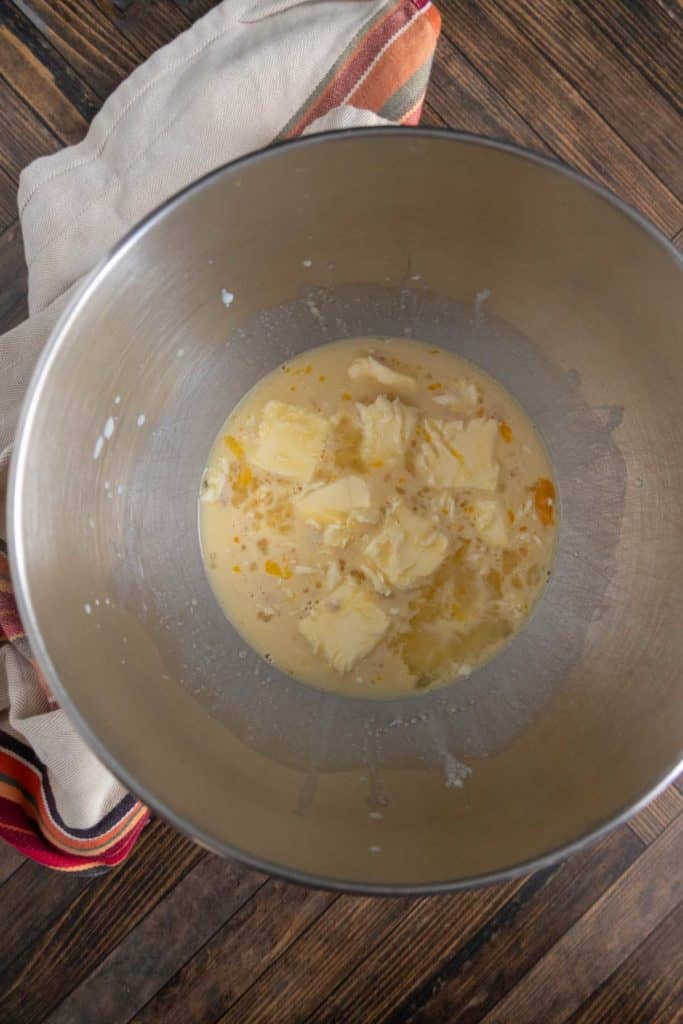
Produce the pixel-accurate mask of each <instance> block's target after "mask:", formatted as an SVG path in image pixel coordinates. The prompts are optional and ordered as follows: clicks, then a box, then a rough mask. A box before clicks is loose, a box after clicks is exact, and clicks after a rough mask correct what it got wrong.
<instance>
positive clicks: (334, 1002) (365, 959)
mask: <svg viewBox="0 0 683 1024" xmlns="http://www.w3.org/2000/svg"><path fill="white" fill-rule="evenodd" d="M522 884H523V883H522V881H521V880H516V881H513V882H508V883H507V884H506V885H502V886H496V887H492V888H490V889H484V890H480V891H472V892H467V893H457V894H454V895H450V896H442V897H438V898H426V899H419V900H410V899H403V900H387V901H378V900H373V899H360V898H354V897H350V896H345V897H340V899H339V900H338V901H337V902H336V903H335V905H334V906H333V907H332V908H330V910H329V911H328V912H327V913H326V914H325V915H324V917H323V918H322V919H321V920H320V921H318V922H316V927H315V928H311V929H310V931H309V932H308V934H307V935H306V936H305V937H304V939H303V940H302V941H301V943H299V944H297V946H296V947H295V948H294V949H293V950H291V951H290V953H289V955H288V956H286V957H283V958H282V959H281V961H280V962H279V963H278V964H276V965H275V967H274V968H273V970H272V971H271V972H270V973H269V975H268V976H266V977H265V978H264V979H262V982H261V983H260V984H258V985H255V986H254V987H253V988H252V989H251V990H250V991H249V992H248V993H247V994H246V996H245V997H244V998H243V999H242V1000H241V1001H240V1002H239V1003H238V1004H237V1005H236V1006H235V1007H233V1008H232V1009H230V1010H229V1011H228V1012H227V1013H226V1014H225V1015H224V1016H223V1017H222V1018H221V1022H220V1024H228V1022H229V1024H237V1022H240V1024H246V1022H248V1021H249V1022H256V1021H262V1020H267V1019H269V1018H272V1017H273V1015H274V1014H275V1012H276V1008H277V1011H278V1012H279V1013H280V1014H284V1016H283V1017H282V1024H295V1022H296V1021H300V1020H304V1019H305V1020H306V1021H307V1022H310V1024H313V1022H316V1021H325V1022H326V1024H332V1022H341V1021H343V1022H344V1024H355V1022H359V1021H362V1022H364V1024H365V1022H367V1024H370V1022H371V1021H374V1020H376V1019H379V1015H380V1013H381V1009H382V1007H384V1008H386V1006H387V1004H390V1003H391V1001H392V1000H393V998H395V996H394V993H395V986H396V985H397V984H400V985H401V986H405V987H407V986H408V985H409V984H410V983H411V982H414V979H415V978H416V977H417V978H419V977H420V975H421V974H422V973H423V972H425V971H430V970H433V968H434V967H435V965H437V964H438V963H439V961H440V960H441V959H443V958H444V957H446V956H448V951H449V950H450V949H452V948H453V946H454V945H455V944H457V943H458V942H459V941H461V939H462V938H464V937H466V936H467V935H468V934H470V933H471V932H472V931H474V930H476V929H477V927H478V926H479V924H480V923H481V922H482V921H483V920H485V919H486V917H487V916H488V915H489V914H490V913H495V911H496V910H497V909H498V907H500V906H501V905H502V904H503V903H504V902H505V901H506V900H507V899H509V898H510V896H511V895H512V894H513V893H514V892H515V891H516V890H517V889H518V888H519V887H520V886H521V885H522ZM300 981H302V982H303V984H299V982H300ZM341 982H343V985H341V986H340V983H341ZM325 997H327V998H325Z"/></svg>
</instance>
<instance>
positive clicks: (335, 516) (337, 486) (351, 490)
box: [295, 476, 370, 526]
mask: <svg viewBox="0 0 683 1024" xmlns="http://www.w3.org/2000/svg"><path fill="white" fill-rule="evenodd" d="M295 508H296V510H297V512H299V513H301V515H302V516H303V517H304V518H305V519H306V520H312V521H313V522H314V523H316V524H318V525H319V526H326V525H327V524H328V523H335V522H340V521H344V520H346V519H347V518H348V516H349V514H350V513H351V512H353V511H354V509H363V508H370V488H369V487H368V485H367V484H366V482H365V480H363V478H362V477H360V476H345V477H341V478H340V479H339V480H334V481H333V482H332V483H331V484H325V485H324V486H323V487H317V488H316V489H315V490H313V491H309V492H308V494H305V495H304V496H303V497H302V498H299V500H298V501H297V502H296V503H295Z"/></svg>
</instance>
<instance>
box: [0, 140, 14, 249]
mask: <svg viewBox="0 0 683 1024" xmlns="http://www.w3.org/2000/svg"><path fill="white" fill-rule="evenodd" d="M16 191H17V186H16V182H15V181H14V180H13V179H12V178H11V177H10V175H9V174H8V173H7V171H6V170H5V168H4V167H3V165H2V157H0V232H2V231H5V230H6V229H7V228H8V227H10V226H11V225H12V224H13V223H14V221H15V220H16V219H17V196H16Z"/></svg>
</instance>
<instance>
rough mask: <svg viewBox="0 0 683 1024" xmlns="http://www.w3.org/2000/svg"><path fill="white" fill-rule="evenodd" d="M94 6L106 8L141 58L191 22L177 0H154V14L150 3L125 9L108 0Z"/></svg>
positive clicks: (99, 8) (135, 4) (177, 33)
mask: <svg viewBox="0 0 683 1024" xmlns="http://www.w3.org/2000/svg"><path fill="white" fill-rule="evenodd" d="M81 2H82V0H81ZM93 7H97V8H98V10H104V12H105V13H106V16H107V17H108V18H109V19H110V20H111V21H112V22H113V24H114V26H115V27H116V28H117V29H118V30H119V31H120V33H121V35H122V36H123V37H124V38H125V39H127V40H128V42H129V43H130V45H131V46H132V47H133V48H134V50H135V52H136V53H137V54H138V55H139V56H140V58H145V57H147V56H148V55H149V54H150V53H153V52H154V50H157V49H158V48H159V47H160V46H164V45H165V44H166V43H170V41H171V40H172V39H175V37H176V36H178V35H180V33H181V32H184V31H185V29H186V28H188V26H189V25H190V23H191V19H189V18H187V17H186V15H185V14H184V13H183V12H182V11H181V10H180V8H179V7H178V6H177V4H175V3H174V0H153V7H154V11H153V17H150V12H149V10H147V5H146V4H141V3H132V4H128V5H126V7H125V8H124V9H123V10H122V9H120V8H119V9H117V8H116V7H115V6H114V5H113V4H112V3H110V2H107V0H105V2H104V3H102V4H101V5H98V4H93Z"/></svg>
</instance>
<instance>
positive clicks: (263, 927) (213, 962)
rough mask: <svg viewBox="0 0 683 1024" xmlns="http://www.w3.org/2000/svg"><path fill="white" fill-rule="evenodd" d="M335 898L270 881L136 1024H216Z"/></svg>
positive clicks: (139, 1016) (201, 951) (156, 999)
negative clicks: (226, 1009)
mask: <svg viewBox="0 0 683 1024" xmlns="http://www.w3.org/2000/svg"><path fill="white" fill-rule="evenodd" d="M334 899H335V897H334V896H332V895H331V894H330V893H324V892H316V891H315V890H312V889H304V888H301V887H299V886H294V885H289V884H288V883H287V882H280V881H275V880H271V881H269V882H268V883H267V884H266V885H264V886H263V888H261V889H259V890H258V892H257V893H255V895H254V896H253V897H252V898H251V899H250V900H249V902H248V903H247V904H246V905H245V906H244V907H243V908H242V909H241V910H240V911H239V912H238V913H237V914H235V915H234V916H233V917H232V918H230V920H229V921H228V922H227V923H226V924H225V925H224V926H223V927H222V928H221V929H220V930H219V931H218V932H217V933H216V935H215V936H214V937H213V938H212V939H211V940H210V942H208V943H207V944H206V945H205V946H203V947H202V949H201V950H200V951H199V952H198V953H197V954H196V955H195V956H194V957H193V958H192V960H190V961H189V963H187V964H185V966H184V967H183V968H182V969H181V970H180V971H178V973H177V974H176V975H175V977H174V978H173V980H172V981H171V982H169V983H168V984H167V985H166V986H164V988H163V989H162V990H161V992H160V993H159V995H158V996H156V997H155V998H154V999H153V1000H152V1001H151V1002H150V1003H148V1004H147V1006H146V1007H145V1008H144V1009H143V1010H142V1012H141V1013H139V1014H137V1015H136V1016H135V1017H134V1018H133V1019H134V1021H135V1024H187V1022H188V1021H202V1022H203V1021H206V1022H207V1024H208V1022H213V1021H216V1020H217V1019H218V1017H219V1016H220V1015H221V1013H222V1012H223V1011H224V1010H225V1008H226V1007H227V1006H230V1005H231V1004H232V1003H233V1002H235V1000H237V999H238V998H239V997H240V996H241V995H242V993H243V992H245V991H246V990H247V989H248V988H249V987H250V985H252V984H253V983H254V982H255V981H256V979H257V978H259V977H260V976H261V975H262V974H263V973H264V972H265V971H266V970H268V968H269V967H270V965H271V964H273V963H275V961H277V959H278V957H279V956H280V955H281V954H282V953H283V952H284V950H285V949H287V947H288V946H289V945H291V944H292V943H293V942H294V941H295V940H296V939H297V938H298V937H299V936H300V935H301V934H303V933H304V932H305V931H306V929H307V928H308V927H309V926H310V925H311V924H312V923H313V921H315V920H316V918H318V917H319V916H320V914H322V913H323V911H324V910H325V909H326V908H327V907H329V906H330V904H331V903H332V902H333V901H334ZM278 1024H279V1022H278Z"/></svg>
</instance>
